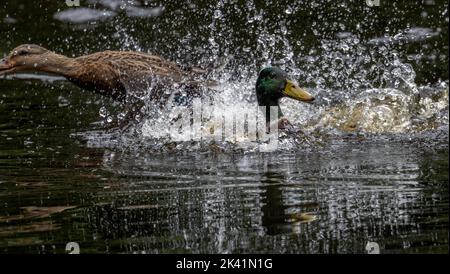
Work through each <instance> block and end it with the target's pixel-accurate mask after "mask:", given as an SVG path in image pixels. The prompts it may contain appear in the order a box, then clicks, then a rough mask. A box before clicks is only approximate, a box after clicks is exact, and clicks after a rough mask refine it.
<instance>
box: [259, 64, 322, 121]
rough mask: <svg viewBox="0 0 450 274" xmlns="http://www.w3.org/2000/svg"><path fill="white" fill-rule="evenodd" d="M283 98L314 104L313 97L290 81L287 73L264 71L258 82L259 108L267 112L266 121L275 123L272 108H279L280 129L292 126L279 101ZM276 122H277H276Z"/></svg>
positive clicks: (269, 68) (273, 70)
mask: <svg viewBox="0 0 450 274" xmlns="http://www.w3.org/2000/svg"><path fill="white" fill-rule="evenodd" d="M283 97H289V98H292V99H295V100H298V101H302V102H309V103H310V102H312V101H314V97H312V96H311V95H310V94H309V93H308V92H307V91H306V90H304V89H302V88H300V87H298V85H296V84H295V83H294V82H293V81H292V80H289V79H288V77H287V74H286V72H284V71H283V70H281V69H279V68H276V67H267V68H265V69H263V70H262V71H261V72H260V73H259V76H258V80H257V81H256V98H257V100H258V105H259V106H264V107H265V109H266V110H265V111H266V121H267V122H268V123H269V122H274V121H273V117H272V120H271V117H270V107H271V106H275V107H277V108H278V117H276V118H277V121H278V128H280V129H282V128H286V127H288V126H290V123H289V121H288V120H287V119H286V118H284V117H283V113H282V112H281V108H280V105H279V100H280V99H281V98H283ZM275 122H276V121H275Z"/></svg>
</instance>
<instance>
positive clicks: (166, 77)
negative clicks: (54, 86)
mask: <svg viewBox="0 0 450 274" xmlns="http://www.w3.org/2000/svg"><path fill="white" fill-rule="evenodd" d="M16 72H43V73H49V74H54V75H59V76H64V77H66V78H67V79H68V80H69V81H71V82H73V83H74V84H76V85H77V86H79V87H81V88H83V89H86V90H91V91H95V92H97V93H100V94H102V95H105V96H108V97H112V98H113V99H116V100H119V101H123V100H125V98H126V93H127V90H133V91H134V90H142V89H145V88H148V87H149V86H151V85H154V84H155V82H157V83H158V84H160V85H161V86H162V87H164V86H165V85H166V86H167V85H173V84H174V83H178V84H182V85H183V84H185V86H186V87H189V85H190V84H193V83H195V81H194V80H193V78H194V76H195V75H198V74H201V73H203V72H204V71H202V70H200V69H197V68H190V69H182V68H180V67H179V66H178V65H177V64H175V63H173V62H170V61H167V60H164V59H162V58H161V57H159V56H155V55H150V54H147V53H143V52H123V51H102V52H97V53H93V54H89V55H85V56H81V57H76V58H70V57H67V56H64V55H60V54H57V53H55V52H52V51H50V50H47V49H45V48H43V47H40V46H37V45H31V44H29V45H28V44H26V45H21V46H18V47H16V48H15V49H13V50H12V51H11V53H10V54H9V55H8V56H7V57H6V58H4V59H3V60H1V61H0V75H3V74H11V73H16ZM158 93H159V95H161V94H164V92H158Z"/></svg>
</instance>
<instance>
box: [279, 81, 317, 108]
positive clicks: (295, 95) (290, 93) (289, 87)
mask: <svg viewBox="0 0 450 274" xmlns="http://www.w3.org/2000/svg"><path fill="white" fill-rule="evenodd" d="M283 94H284V95H286V96H287V97H289V98H292V99H295V100H298V101H302V102H308V103H311V102H312V101H314V97H312V95H311V94H309V92H307V91H306V90H304V89H302V88H300V87H299V86H297V85H296V84H295V83H294V82H293V81H291V80H287V81H286V86H285V87H284V90H283Z"/></svg>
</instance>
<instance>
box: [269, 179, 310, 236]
mask: <svg viewBox="0 0 450 274" xmlns="http://www.w3.org/2000/svg"><path fill="white" fill-rule="evenodd" d="M284 182H286V178H285V176H284V175H283V174H281V173H276V172H271V171H268V172H266V173H265V174H264V179H263V180H261V183H262V190H263V194H262V198H261V201H262V204H263V206H262V207H261V211H262V213H263V214H262V225H263V226H264V227H265V228H266V232H267V234H269V235H277V234H289V233H295V234H299V233H301V228H302V226H301V224H305V223H310V222H313V221H314V220H316V216H315V215H314V211H316V210H318V207H319V204H318V203H317V202H308V203H296V204H287V202H286V199H285V196H286V194H287V190H285V189H283V184H284Z"/></svg>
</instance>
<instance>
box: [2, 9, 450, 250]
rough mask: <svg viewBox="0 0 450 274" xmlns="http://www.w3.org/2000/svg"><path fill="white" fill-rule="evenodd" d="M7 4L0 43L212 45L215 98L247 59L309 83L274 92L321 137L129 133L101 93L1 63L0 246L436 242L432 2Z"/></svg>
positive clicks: (441, 149) (239, 92) (443, 65)
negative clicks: (232, 142)
mask: <svg viewBox="0 0 450 274" xmlns="http://www.w3.org/2000/svg"><path fill="white" fill-rule="evenodd" d="M3 2H4V3H3ZM3 2H2V4H0V32H1V34H2V37H3V38H5V43H2V44H1V45H0V54H1V55H3V54H6V53H7V52H8V51H9V50H10V49H11V48H13V47H15V46H17V45H18V44H21V43H28V42H32V43H38V44H41V45H44V46H46V47H48V48H50V49H52V50H55V51H58V52H62V53H64V54H66V55H69V56H71V55H72V54H74V55H80V54H84V53H89V52H94V51H97V50H106V49H123V50H124V49H135V50H143V51H152V52H156V53H158V54H161V55H163V56H164V57H166V58H169V59H171V60H174V61H176V62H178V63H180V64H189V65H190V64H195V65H199V64H200V65H201V64H209V63H217V62H220V61H219V60H220V59H224V58H225V59H228V62H227V64H226V66H225V69H224V72H222V73H219V75H216V76H217V78H218V79H219V80H220V81H221V83H222V84H223V86H224V89H225V92H224V93H223V94H224V95H223V96H224V97H223V100H224V101H225V102H227V101H228V103H229V105H233V104H236V103H239V102H240V101H246V102H247V103H248V104H251V103H252V102H254V98H252V97H251V96H252V94H253V85H254V81H255V79H256V74H257V72H258V70H259V69H260V68H261V67H263V66H265V65H268V64H276V65H278V66H280V67H282V68H284V69H285V70H287V71H288V72H289V73H290V74H291V75H294V77H295V78H296V79H297V80H298V81H299V83H301V84H302V85H304V86H306V87H308V88H309V89H311V90H312V93H313V94H314V95H315V96H316V97H317V98H318V99H317V104H316V105H315V106H307V107H306V106H304V105H300V106H298V104H291V105H289V104H288V105H287V106H286V105H282V106H283V107H284V108H285V109H286V113H287V114H288V115H290V116H289V118H290V119H291V121H292V122H294V124H296V125H298V126H299V127H302V128H305V130H306V131H308V132H309V133H310V134H314V135H315V136H319V137H323V139H324V140H323V142H320V144H319V143H317V144H315V143H312V144H311V146H310V147H309V148H304V147H295V146H294V147H291V148H288V149H286V148H285V149H282V150H279V151H276V152H272V153H258V152H255V151H250V150H245V149H244V150H239V151H235V150H226V149H222V150H213V149H206V150H204V149H203V150H195V149H192V150H191V149H185V150H178V151H176V152H168V151H165V150H161V151H158V150H155V148H154V146H149V147H145V146H143V147H142V148H140V147H134V143H133V142H130V140H129V138H130V137H127V138H124V139H120V138H117V136H116V137H115V138H108V136H109V135H108V134H109V133H110V132H111V130H110V129H108V128H109V126H110V125H109V124H108V121H106V119H105V115H103V114H102V113H103V112H105V110H104V108H105V107H106V108H107V109H108V111H109V112H110V113H113V114H114V115H117V114H118V113H119V114H120V111H121V109H120V106H117V105H116V104H114V103H113V102H112V101H111V100H109V99H106V98H101V97H100V96H98V95H95V94H90V93H89V92H83V91H81V90H80V89H78V88H76V87H74V86H73V85H71V84H70V83H68V82H66V81H63V80H61V79H56V80H55V79H53V78H47V77H39V78H38V79H12V78H11V77H8V78H1V77H0V253H64V252H65V250H64V249H65V246H66V243H68V242H77V243H79V245H80V248H81V252H82V253H105V252H106V253H201V252H203V253H365V252H366V250H365V248H366V244H367V243H368V242H376V243H377V244H378V245H379V247H380V251H381V253H448V252H449V250H448V237H449V230H448V223H449V215H448V213H449V185H448V166H449V163H448V155H449V150H448V10H447V4H448V3H447V2H446V1H423V2H424V3H421V4H418V5H412V4H408V3H409V2H407V1H405V2H397V3H396V4H392V3H388V1H383V0H381V6H380V7H376V8H370V7H368V6H366V5H365V4H364V1H361V3H355V2H344V1H343V2H342V3H339V1H329V2H326V1H325V2H321V1H309V2H308V4H299V3H292V2H289V1H285V2H282V1H281V2H280V1H273V2H270V1H265V2H267V3H266V4H261V3H260V2H259V1H255V3H254V2H253V1H217V2H214V5H213V4H211V3H212V2H213V1H204V3H203V2H201V1H199V2H196V1H179V2H177V1H171V2H166V1H146V3H147V5H145V4H144V3H143V2H144V1H142V3H141V2H140V1H114V0H107V1H94V0H92V1H81V4H82V7H80V8H84V9H85V8H90V9H92V10H82V12H81V13H76V12H77V11H75V13H72V12H74V11H73V10H71V9H69V8H68V7H67V6H65V4H64V1H33V3H34V6H30V3H31V2H30V1H24V0H20V1H6V2H5V1H3ZM132 2H134V3H132ZM208 3H209V4H208ZM121 5H122V6H121ZM96 10H100V11H102V12H104V13H102V14H100V15H99V14H97V13H96V12H95V11H96ZM105 12H106V13H105ZM81 15H83V16H85V17H83V16H81ZM86 18H88V19H89V18H90V19H89V20H88V19H86ZM174 18H176V20H174ZM84 19H86V21H83V20H84ZM26 78H30V75H28V76H26ZM227 92H228V93H227ZM230 94H231V95H230ZM249 98H250V99H249ZM362 98H364V100H363V99H362ZM411 98H413V99H411ZM414 98H416V99H417V100H416V99H414ZM294 105H295V106H294ZM230 112H232V111H230ZM361 113H362V114H361ZM152 130H154V129H152V128H150V130H149V132H147V135H151V133H152ZM325 137H326V138H325ZM136 138H137V139H139V144H142V143H145V140H146V139H142V138H140V137H136ZM152 140H153V141H154V139H152ZM157 142H158V141H157ZM161 142H163V141H161Z"/></svg>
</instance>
